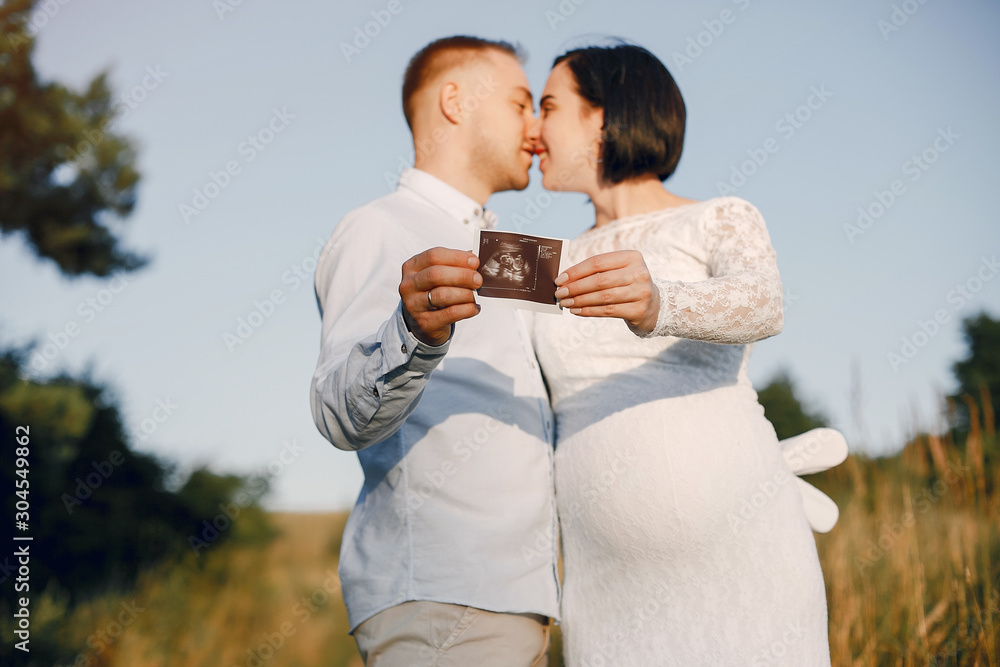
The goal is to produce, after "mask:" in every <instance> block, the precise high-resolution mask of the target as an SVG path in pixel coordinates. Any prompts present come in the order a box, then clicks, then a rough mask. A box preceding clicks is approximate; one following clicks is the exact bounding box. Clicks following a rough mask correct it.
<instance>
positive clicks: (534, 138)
mask: <svg viewBox="0 0 1000 667" xmlns="http://www.w3.org/2000/svg"><path fill="white" fill-rule="evenodd" d="M541 133H542V119H541V117H540V116H532V118H531V121H530V122H529V123H528V128H527V132H525V137H526V138H527V139H528V140H529V141H531V143H533V144H536V143H538V139H539V137H540V136H541Z"/></svg>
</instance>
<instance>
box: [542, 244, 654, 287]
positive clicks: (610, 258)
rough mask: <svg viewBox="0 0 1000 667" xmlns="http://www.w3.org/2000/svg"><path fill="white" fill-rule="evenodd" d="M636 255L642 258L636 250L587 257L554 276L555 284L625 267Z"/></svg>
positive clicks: (634, 259) (633, 260) (562, 283)
mask: <svg viewBox="0 0 1000 667" xmlns="http://www.w3.org/2000/svg"><path fill="white" fill-rule="evenodd" d="M636 255H638V259H640V260H641V259H642V254H641V253H639V252H638V251H636V250H616V251H614V252H605V253H601V254H600V255H594V256H593V257H588V258H587V259H585V260H583V261H582V262H580V263H579V264H574V265H573V266H571V267H569V268H568V269H566V270H565V271H564V272H562V273H561V274H559V275H558V276H556V285H565V284H566V283H571V282H574V281H577V280H580V279H581V278H586V277H587V276H592V275H594V274H595V273H601V272H606V271H614V270H615V269H622V268H625V267H626V266H629V265H630V264H632V263H633V262H635V261H636Z"/></svg>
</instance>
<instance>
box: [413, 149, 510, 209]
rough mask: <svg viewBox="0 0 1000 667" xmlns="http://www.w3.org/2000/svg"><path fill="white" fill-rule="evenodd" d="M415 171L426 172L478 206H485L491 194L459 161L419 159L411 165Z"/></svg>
mask: <svg viewBox="0 0 1000 667" xmlns="http://www.w3.org/2000/svg"><path fill="white" fill-rule="evenodd" d="M413 166H414V168H415V169H419V170H420V171H424V172H427V173H428V174H430V175H431V176H434V177H435V178H438V179H440V180H442V181H444V182H445V183H447V184H448V185H450V186H451V187H453V188H455V189H456V190H458V191H459V192H461V193H462V194H464V195H465V196H466V197H469V198H470V199H473V200H475V201H476V202H478V203H479V205H480V206H485V205H486V200H488V199H489V198H490V195H492V194H493V192H492V191H491V190H490V188H489V187H487V186H486V184H484V183H483V182H482V181H480V180H479V179H477V178H475V177H474V176H472V175H471V172H472V170H471V169H468V168H467V166H466V165H465V164H463V163H462V162H460V161H459V160H448V159H438V160H431V159H420V158H419V157H418V158H417V159H416V160H415V161H414V164H413Z"/></svg>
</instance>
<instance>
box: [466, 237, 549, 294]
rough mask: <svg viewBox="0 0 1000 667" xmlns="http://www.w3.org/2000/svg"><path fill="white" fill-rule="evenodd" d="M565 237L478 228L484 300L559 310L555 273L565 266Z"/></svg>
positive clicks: (477, 239)
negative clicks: (557, 237)
mask: <svg viewBox="0 0 1000 667" xmlns="http://www.w3.org/2000/svg"><path fill="white" fill-rule="evenodd" d="M566 242H567V241H566V240H565V239H553V238H547V237H544V236H530V235H527V234H518V233H517V232H498V231H491V230H478V232H477V234H476V250H477V253H478V255H479V274H480V275H481V276H482V277H483V285H482V287H480V288H479V289H478V290H477V292H478V294H479V297H480V300H482V301H496V302H497V303H498V304H502V305H506V306H510V307H514V308H525V309H528V310H535V311H540V312H549V313H558V312H560V307H559V304H558V301H557V300H556V296H555V292H556V284H555V279H556V276H558V275H559V272H560V271H561V270H562V268H563V267H562V251H563V248H564V247H565V245H564V244H565V243H566Z"/></svg>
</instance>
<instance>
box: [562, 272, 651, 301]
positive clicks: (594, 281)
mask: <svg viewBox="0 0 1000 667" xmlns="http://www.w3.org/2000/svg"><path fill="white" fill-rule="evenodd" d="M632 282H633V274H632V272H631V271H629V270H628V269H627V268H625V269H614V270H610V271H602V272H600V273H595V274H593V275H589V276H586V277H584V278H579V279H577V280H574V281H572V282H568V283H563V284H562V285H560V286H559V288H558V289H557V290H556V298H557V299H564V298H566V297H578V296H580V295H583V294H591V293H593V292H599V291H601V290H608V289H614V288H616V287H625V286H627V285H630V284H631V283H632Z"/></svg>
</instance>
